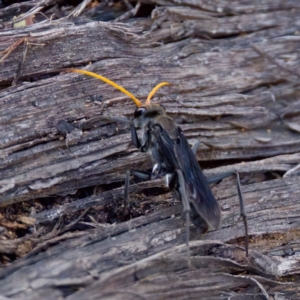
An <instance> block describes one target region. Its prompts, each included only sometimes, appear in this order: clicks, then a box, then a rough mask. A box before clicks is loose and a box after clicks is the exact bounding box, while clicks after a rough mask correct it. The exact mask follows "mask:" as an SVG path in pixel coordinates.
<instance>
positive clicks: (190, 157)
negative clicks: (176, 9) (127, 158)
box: [66, 69, 249, 255]
mask: <svg viewBox="0 0 300 300" xmlns="http://www.w3.org/2000/svg"><path fill="white" fill-rule="evenodd" d="M66 71H70V72H76V73H80V74H84V75H88V76H92V77H95V78H97V79H100V80H102V81H104V82H106V83H108V84H110V85H111V86H113V87H115V88H116V89H118V90H120V91H121V92H122V93H124V94H126V95H127V96H129V97H130V98H131V99H132V100H133V101H134V103H135V104H136V106H137V109H136V110H135V112H134V115H133V119H132V121H131V122H130V128H131V137H132V142H133V144H134V145H135V146H136V148H138V149H139V151H141V152H147V153H148V154H150V156H151V159H152V165H153V167H152V172H150V173H148V172H144V171H137V170H131V171H127V173H126V181H125V192H124V194H125V199H126V200H127V202H128V198H129V195H128V187H129V178H130V174H133V175H135V176H138V177H140V178H142V179H151V178H152V179H154V178H158V177H162V176H165V178H166V183H167V186H168V187H169V188H170V189H175V190H176V191H177V194H178V195H179V198H180V200H181V202H182V204H183V211H184V213H185V215H186V232H187V233H186V243H187V247H188V251H189V225H190V219H191V220H192V222H193V223H194V224H195V225H196V226H197V227H198V228H200V230H201V231H202V233H205V232H206V231H207V230H208V229H218V228H220V226H221V210H220V207H219V204H218V202H217V200H216V199H215V197H214V195H213V194H212V191H211V189H210V187H209V185H208V183H212V182H217V181H220V180H222V179H223V178H225V177H228V176H231V175H233V174H235V175H236V177H237V188H238V194H239V199H240V216H241V217H242V218H243V221H244V226H245V250H246V255H248V244H249V237H248V227H247V219H246V213H245V207H244V202H243V197H242V193H241V186H240V182H239V175H238V173H236V172H228V173H224V174H220V175H217V176H216V177H215V178H213V179H209V180H208V179H207V178H206V177H205V175H204V174H203V172H202V170H201V168H200V166H199V164H198V161H197V159H196V156H195V154H196V151H197V145H196V147H194V148H193V149H192V148H191V147H190V145H189V143H188V141H187V139H186V137H185V135H184V134H183V132H182V130H181V128H180V127H179V126H178V125H177V124H176V123H175V122H174V121H173V119H172V118H170V117H169V116H167V114H166V109H165V108H164V107H163V106H162V105H160V104H151V98H152V97H153V95H154V94H155V93H156V91H157V90H158V89H159V88H161V87H162V86H166V85H169V83H168V82H162V83H160V84H158V85H157V86H156V87H155V88H154V89H153V90H152V91H151V92H150V94H149V95H148V98H147V100H146V102H145V104H142V103H141V101H140V100H138V99H137V98H136V97H135V96H134V95H132V94H131V93H130V92H129V91H127V90H126V89H124V88H123V87H121V86H119V85H118V84H116V83H115V82H113V81H111V80H109V79H108V78H106V77H104V76H102V75H99V74H96V73H93V72H90V71H86V70H80V69H66ZM137 129H141V130H142V132H143V136H142V139H141V140H140V139H139V137H138V134H137Z"/></svg>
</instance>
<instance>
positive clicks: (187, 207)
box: [170, 169, 191, 267]
mask: <svg viewBox="0 0 300 300" xmlns="http://www.w3.org/2000/svg"><path fill="white" fill-rule="evenodd" d="M176 174H177V177H178V182H179V188H178V189H179V194H180V195H181V201H182V205H183V212H184V213H185V217H186V246H187V254H188V265H189V267H191V253H190V245H189V241H190V223H191V221H190V212H191V207H190V202H189V200H188V197H187V193H186V188H185V180H184V178H183V175H182V172H181V170H178V169H176ZM170 181H171V180H170Z"/></svg>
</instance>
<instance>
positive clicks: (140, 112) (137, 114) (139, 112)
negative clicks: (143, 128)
mask: <svg viewBox="0 0 300 300" xmlns="http://www.w3.org/2000/svg"><path fill="white" fill-rule="evenodd" d="M145 112H146V108H145V107H139V108H138V109H136V110H135V112H134V117H135V118H138V117H140V116H141V115H143V114H144V113H145Z"/></svg>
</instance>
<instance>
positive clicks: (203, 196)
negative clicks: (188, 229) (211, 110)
mask: <svg viewBox="0 0 300 300" xmlns="http://www.w3.org/2000/svg"><path fill="white" fill-rule="evenodd" d="M138 128H141V129H142V132H143V137H142V139H141V141H140V140H139V138H138V135H137V131H136V129H138ZM131 135H132V141H133V143H134V145H135V146H136V147H137V148H138V149H139V150H140V151H142V152H148V153H149V154H150V155H151V159H152V164H153V169H152V174H151V177H152V178H157V177H161V176H166V182H167V185H168V186H169V188H170V189H173V188H175V189H176V190H177V191H178V192H179V193H178V195H179V197H180V198H181V200H182V201H185V199H186V201H188V203H184V204H187V207H190V209H189V210H190V211H189V213H190V216H191V219H192V221H193V223H194V224H195V225H196V226H197V227H199V228H201V230H202V232H203V233H204V232H206V231H207V230H208V229H217V228H219V226H220V223H221V222H220V221H221V214H220V208H219V205H218V203H217V201H216V199H215V197H214V196H213V194H212V192H211V190H210V188H209V186H208V183H207V180H206V177H205V176H204V174H203V173H202V170H201V168H200V166H199V164H198V162H197V160H196V157H195V154H194V153H193V151H192V149H191V147H190V146H189V144H188V142H187V139H186V137H185V136H184V134H183V132H182V130H181V128H180V127H179V126H178V125H177V124H176V123H175V122H174V121H173V120H172V119H171V118H170V117H168V116H167V115H166V111H165V108H164V107H163V106H161V105H159V104H151V105H148V106H145V107H139V108H137V109H136V111H135V113H134V118H133V120H132V125H131ZM181 175H182V177H183V181H181V180H180V178H179V176H181ZM180 185H184V187H183V186H181V188H182V189H181V190H180ZM182 193H185V195H182ZM183 198H185V199H183Z"/></svg>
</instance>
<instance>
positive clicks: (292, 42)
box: [0, 0, 300, 299]
mask: <svg viewBox="0 0 300 300" xmlns="http://www.w3.org/2000/svg"><path fill="white" fill-rule="evenodd" d="M54 3H55V1H48V2H45V3H44V2H43V3H42V2H40V3H39V4H36V3H35V2H31V1H29V2H28V4H27V5H28V6H30V5H33V4H34V5H40V6H41V5H43V7H47V5H53V4H54ZM143 3H148V4H149V3H150V4H155V5H158V7H156V8H155V9H154V10H153V11H152V18H150V17H144V18H131V19H128V20H127V21H126V22H124V23H121V22H120V23H118V22H113V21H112V22H107V23H105V22H96V21H87V19H83V18H77V19H68V18H61V19H58V20H53V21H51V22H50V23H49V22H48V23H36V24H34V25H31V26H27V27H22V28H19V29H9V28H7V29H5V30H3V31H2V32H0V50H2V51H3V50H5V49H7V51H6V52H4V53H2V54H3V55H2V60H1V57H0V61H1V62H0V64H1V68H0V87H1V91H0V105H1V111H0V124H1V132H0V161H1V164H0V167H1V174H0V196H1V197H0V206H2V207H3V208H2V210H1V212H0V225H2V226H4V227H5V228H8V227H9V226H11V227H13V226H17V225H16V224H18V226H23V224H27V225H26V226H25V225H24V226H25V227H24V228H28V227H29V226H33V225H34V226H36V229H37V232H34V233H30V232H26V233H27V235H24V236H22V237H19V238H18V239H11V240H9V239H3V240H0V252H1V253H2V254H4V255H16V256H17V257H21V256H23V257H22V258H19V259H17V260H16V261H14V262H12V263H10V264H9V265H8V266H6V267H3V269H2V270H1V271H0V276H1V278H2V280H1V282H0V295H2V296H3V297H8V298H16V299H41V298H43V299H58V298H59V297H61V298H66V299H100V298H101V299H119V298H120V299H141V298H143V299H144V298H146V299H169V298H170V299H171V298H173V299H174V298H178V299H191V298H193V297H195V298H201V299H225V298H226V299H227V298H231V299H254V298H255V299H265V298H267V297H269V298H268V299H271V297H273V299H297V298H299V297H300V293H299V291H298V286H299V276H297V275H299V255H300V254H299V253H300V250H299V249H300V246H299V245H300V244H299V241H300V240H299V215H300V204H299V197H298V195H299V168H297V166H298V164H299V157H300V135H299V132H300V126H299V120H300V119H299V112H300V102H299V77H300V72H299V48H300V35H299V17H300V3H298V1H296V0H294V1H292V0H289V1H285V2H284V3H282V1H271V0H269V1H268V0H264V1H259V3H254V4H244V2H242V1H238V0H237V1H221V2H220V1H217V0H212V1H188V0H185V1H180V5H178V4H177V1H172V0H169V1H164V0H161V1H160V0H158V1H154V0H153V1H152V0H151V1H150V0H149V1H142V5H143ZM40 6H39V7H40ZM13 9H14V8H10V9H1V10H0V16H2V18H5V17H6V15H7V14H8V13H9V12H11V11H13ZM124 18H125V17H124ZM69 67H76V68H83V69H87V70H90V71H93V72H96V73H100V74H102V75H104V76H106V77H108V78H110V79H111V80H113V81H115V82H117V83H118V84H120V85H122V86H123V87H125V88H126V89H127V90H129V91H130V92H131V93H133V94H134V95H135V96H136V97H137V98H139V99H140V100H141V101H142V102H144V100H145V99H146V97H147V95H148V93H149V92H150V91H151V89H152V88H153V87H154V86H155V85H156V84H158V83H159V82H161V81H168V82H170V83H171V84H172V85H171V86H168V87H164V88H162V89H160V90H159V91H158V93H157V95H156V96H155V97H154V100H153V101H154V102H157V103H162V104H163V105H164V106H165V107H166V110H167V113H168V115H169V116H170V117H172V118H173V119H174V120H175V121H176V123H178V124H179V125H180V127H181V128H182V129H183V131H184V134H185V135H186V137H187V138H188V140H189V142H190V143H191V144H194V143H195V142H196V141H199V142H200V146H199V148H198V152H197V159H198V161H199V162H200V165H202V166H203V169H204V174H205V175H206V176H212V175H215V174H218V173H223V172H228V171H237V172H239V173H240V174H241V178H242V191H243V195H244V201H245V205H246V211H247V215H248V226H249V233H250V253H249V257H245V253H244V251H243V249H242V248H243V247H244V235H245V233H244V227H243V223H242V222H241V221H239V222H237V218H238V217H239V209H240V208H239V202H238V194H237V190H236V183H235V180H234V179H228V180H224V181H223V182H221V183H220V184H216V185H215V186H213V187H212V190H213V193H214V195H215V196H216V198H217V199H218V202H219V204H220V207H221V210H222V215H223V223H222V228H221V229H220V230H217V231H212V232H209V233H208V234H206V235H205V236H203V237H202V236H200V235H199V232H198V230H197V228H196V227H195V226H192V227H191V240H192V242H191V252H192V266H193V268H189V267H188V264H187V256H186V248H185V245H184V242H185V225H184V218H183V219H182V218H181V216H180V214H181V210H182V206H181V204H180V203H178V201H176V197H175V194H173V192H170V191H168V190H166V188H165V187H164V183H163V181H162V180H160V179H157V180H154V181H147V182H143V183H134V184H132V185H131V186H130V192H131V199H132V201H133V203H134V205H136V206H138V207H139V210H140V211H142V212H143V213H142V215H141V216H139V217H136V218H133V219H131V220H129V221H123V222H121V220H120V215H121V212H122V209H123V207H122V205H124V203H123V183H124V178H125V173H126V171H127V170H128V169H141V170H147V169H149V168H151V161H150V158H149V156H147V155H146V154H143V153H139V152H138V150H137V149H135V148H134V146H133V145H132V142H131V136H130V130H129V125H128V123H126V122H118V121H113V120H115V119H113V118H112V117H120V118H126V119H131V118H132V114H133V112H134V109H135V106H134V104H133V103H132V102H131V100H130V99H128V97H127V96H125V95H123V94H121V93H120V92H119V91H117V90H116V89H114V88H113V87H111V86H109V85H107V84H105V83H102V82H100V81H97V80H96V79H93V78H89V77H85V76H81V75H78V74H70V73H67V72H65V71H64V68H69ZM12 82H13V84H14V85H11V83H12ZM284 174H286V175H285V176H284ZM95 187H98V190H96V191H95V192H94V193H93V194H92V195H91V194H90V195H85V196H84V197H79V196H78V191H83V190H86V189H88V188H95ZM73 195H75V196H73ZM61 197H63V198H67V197H70V199H72V201H64V202H63V203H59V205H56V204H54V202H51V204H49V205H48V207H46V206H44V207H43V209H41V210H40V211H32V212H31V213H25V212H23V213H22V216H23V218H19V219H18V220H17V222H16V223H14V224H12V223H9V222H8V221H5V222H4V221H3V222H2V221H1V214H4V211H5V210H7V209H8V208H9V207H13V205H18V204H20V203H23V204H24V203H26V205H27V206H34V205H33V204H32V203H35V201H39V200H40V199H54V198H55V199H58V198H61ZM90 207H93V208H94V207H96V209H97V212H99V213H100V211H103V209H104V208H105V207H111V209H112V210H114V209H115V210H116V211H118V213H116V214H117V217H116V221H117V224H114V225H109V224H105V225H103V226H102V227H101V226H100V224H94V225H95V227H96V228H95V229H90V230H85V231H79V232H75V231H70V230H69V228H70V227H66V230H62V229H61V228H60V227H59V226H60V221H58V218H63V217H64V218H67V217H68V216H75V215H76V214H80V213H81V212H82V210H85V209H88V208H90ZM85 213H86V212H85ZM137 214H138V213H137ZM25 217H26V218H27V219H25ZM71 221H73V220H71ZM1 222H2V223H1ZM26 222H27V223H26ZM57 222H58V223H57ZM78 222H79V219H78ZM55 223H57V224H58V225H57V227H56V228H54V230H53V232H50V233H49V232H48V233H47V234H44V235H43V233H42V231H43V228H44V227H43V226H46V225H45V224H48V226H49V224H51V225H53V224H55ZM75 223H76V222H75ZM75 223H74V224H75ZM83 223H84V222H83ZM76 224H77V223H76ZM20 228H21V227H20ZM24 228H23V229H24ZM228 243H229V244H228ZM245 274H247V275H245Z"/></svg>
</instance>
